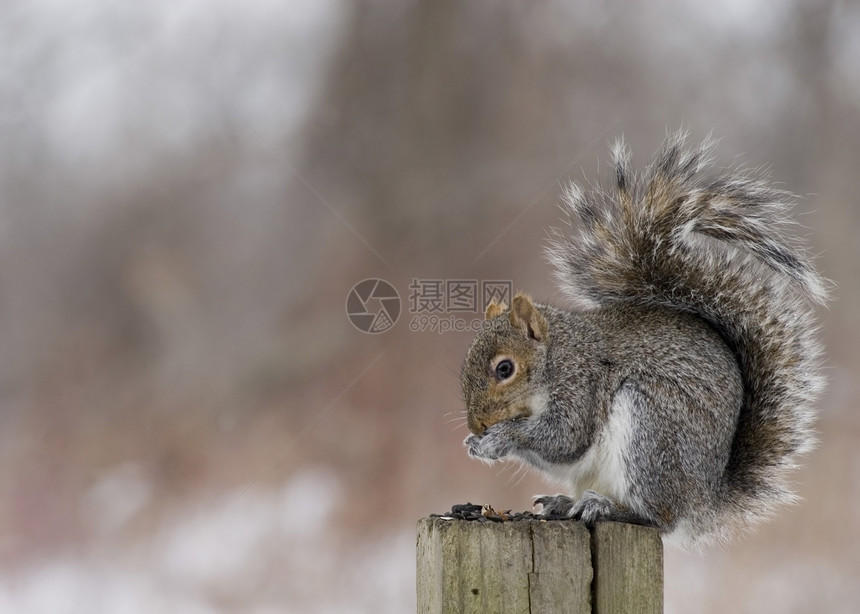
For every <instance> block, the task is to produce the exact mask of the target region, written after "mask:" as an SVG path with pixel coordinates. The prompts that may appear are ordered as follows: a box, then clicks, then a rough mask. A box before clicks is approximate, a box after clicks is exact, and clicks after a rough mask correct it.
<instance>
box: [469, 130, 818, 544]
mask: <svg viewBox="0 0 860 614" xmlns="http://www.w3.org/2000/svg"><path fill="white" fill-rule="evenodd" d="M686 143H687V134H686V133H685V132H683V131H682V132H678V133H675V134H673V135H670V136H669V137H668V138H667V139H666V141H665V142H664V144H663V146H662V148H661V149H660V150H659V152H658V154H657V155H656V157H655V159H654V161H653V162H652V163H651V165H650V166H649V167H648V168H647V169H646V170H645V172H644V173H642V172H635V171H634V169H633V167H632V165H631V154H630V150H629V149H628V148H627V146H626V145H625V144H624V142H623V140H620V141H618V142H617V143H616V144H615V145H614V146H613V147H612V159H613V167H614V181H613V182H612V185H611V186H609V187H606V188H602V189H601V188H593V189H592V190H590V191H589V192H586V191H585V190H583V189H581V188H580V187H579V186H577V185H575V184H572V185H571V186H570V187H568V189H567V190H566V191H565V194H564V198H563V204H562V207H563V209H565V210H566V211H567V213H568V216H569V220H568V221H569V223H570V225H571V229H570V231H568V233H563V232H561V231H559V230H557V229H553V230H551V232H550V237H551V238H550V244H549V246H548V248H547V255H548V258H549V260H550V262H551V263H552V264H554V266H555V269H556V277H557V281H558V284H559V287H560V289H561V291H562V292H563V294H565V295H566V296H567V297H569V298H570V299H573V300H574V301H575V302H576V303H578V305H579V306H580V309H579V310H575V311H571V310H564V309H559V308H557V307H554V306H551V305H548V304H540V303H535V302H533V301H532V299H531V298H530V297H529V296H527V295H525V294H522V293H520V294H517V295H516V296H514V297H513V300H512V301H511V305H510V307H508V306H507V305H505V304H503V303H502V304H499V303H496V302H495V301H493V302H491V303H490V305H489V306H488V307H487V310H486V314H485V322H484V326H483V328H482V329H481V330H480V331H479V332H478V333H477V335H476V337H475V339H474V342H473V343H472V345H471V347H470V348H469V350H468V353H467V355H466V359H465V362H464V364H463V369H462V375H461V382H462V389H463V394H464V397H465V403H466V416H467V424H468V427H469V430H470V431H471V433H472V434H471V435H469V436H468V437H467V438H466V440H465V442H464V443H465V445H466V447H467V448H468V452H469V455H470V456H472V457H475V458H478V459H482V460H485V461H489V462H491V461H493V460H496V459H514V460H518V461H520V462H521V463H523V464H525V465H528V466H531V467H533V468H536V469H538V470H539V471H541V472H543V473H544V474H545V475H546V476H548V477H549V478H551V479H553V480H554V481H558V482H561V483H562V484H563V485H564V486H565V487H566V488H567V489H569V490H568V493H569V494H567V495H564V494H559V495H555V496H541V497H538V498H536V500H535V505H538V504H540V505H541V506H542V509H541V511H540V513H541V514H544V515H547V516H555V517H557V516H564V517H570V518H573V519H578V520H582V521H584V522H585V523H586V524H588V525H590V526H593V524H594V523H595V522H597V521H601V520H609V521H618V522H630V523H636V524H643V525H648V526H652V527H656V528H657V529H659V531H660V532H661V534H662V535H663V537H664V539H666V541H667V542H668V543H676V544H679V545H681V546H686V547H700V546H703V545H706V544H710V543H724V542H726V541H728V540H730V539H731V538H733V537H734V536H735V535H737V534H738V533H740V532H743V531H746V530H748V529H750V528H751V527H752V526H753V525H754V524H756V523H757V522H759V521H761V520H764V519H766V518H769V517H770V516H772V514H773V512H774V511H775V508H777V507H779V505H780V504H784V503H789V502H794V501H796V500H797V497H796V496H795V495H794V494H793V493H792V491H791V488H790V484H789V482H788V476H787V473H788V471H789V470H790V469H792V468H793V467H795V466H796V465H797V462H798V457H799V456H800V455H802V454H804V453H805V452H808V451H809V450H810V449H811V448H812V447H813V445H814V443H815V435H814V430H813V425H812V423H813V419H814V411H813V403H814V401H815V400H816V398H817V397H818V395H819V394H820V392H821V391H822V389H823V386H824V379H823V377H822V375H821V373H820V368H821V360H822V350H821V347H820V345H819V343H818V341H817V339H816V333H817V330H818V325H817V323H816V320H815V317H814V307H815V304H824V303H826V300H827V294H828V284H829V282H827V281H826V280H825V279H823V278H822V277H821V276H820V275H819V274H818V273H817V272H816V270H815V269H814V267H813V265H812V262H811V259H810V257H809V256H808V255H807V253H806V251H805V250H804V248H803V247H802V246H801V245H799V244H798V241H797V239H796V238H793V237H792V236H790V234H789V233H787V232H786V227H787V226H788V225H789V224H790V223H791V220H790V218H789V210H790V209H791V207H792V204H793V197H792V196H791V195H790V194H788V193H786V192H783V191H781V190H778V189H776V188H774V187H773V186H772V185H770V184H769V183H768V181H767V180H766V179H765V178H764V177H762V176H761V175H760V173H758V172H753V171H748V170H744V169H737V168H736V169H729V170H725V171H723V173H722V174H720V175H718V176H716V177H711V178H709V177H708V176H707V175H706V173H705V172H703V171H705V170H706V169H708V168H709V167H711V166H712V165H713V163H712V157H711V153H712V150H713V147H714V141H713V139H711V138H710V137H708V138H707V139H706V140H705V141H704V142H703V143H702V144H701V145H699V146H698V147H688V146H687V144H686ZM577 226H578V232H574V231H573V229H574V227H577Z"/></svg>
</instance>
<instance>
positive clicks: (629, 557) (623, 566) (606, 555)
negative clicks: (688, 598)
mask: <svg viewBox="0 0 860 614" xmlns="http://www.w3.org/2000/svg"><path fill="white" fill-rule="evenodd" d="M591 554H592V560H593V564H594V591H593V592H594V612H595V614H659V613H660V612H662V611H663V541H662V540H661V539H660V533H658V532H657V530H656V529H650V528H648V527H643V526H641V525H636V524H622V523H620V522H598V523H597V525H596V526H595V527H594V529H593V530H592V531H591Z"/></svg>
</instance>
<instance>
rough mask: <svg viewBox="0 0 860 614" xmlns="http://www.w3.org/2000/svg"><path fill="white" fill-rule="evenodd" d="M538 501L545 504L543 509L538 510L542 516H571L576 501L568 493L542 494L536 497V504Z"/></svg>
mask: <svg viewBox="0 0 860 614" xmlns="http://www.w3.org/2000/svg"><path fill="white" fill-rule="evenodd" d="M538 503H540V504H541V505H542V506H543V509H541V511H540V512H538V513H539V514H540V515H541V516H556V517H559V516H560V517H565V518H566V517H568V516H570V510H571V509H573V505H574V503H576V502H575V501H574V500H573V499H571V498H570V497H568V496H566V495H541V496H540V497H535V505H537V504H538Z"/></svg>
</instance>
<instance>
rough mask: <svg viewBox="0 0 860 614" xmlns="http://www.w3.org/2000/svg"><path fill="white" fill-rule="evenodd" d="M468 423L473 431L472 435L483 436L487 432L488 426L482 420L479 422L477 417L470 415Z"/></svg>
mask: <svg viewBox="0 0 860 614" xmlns="http://www.w3.org/2000/svg"><path fill="white" fill-rule="evenodd" d="M467 423H468V425H469V430H470V431H472V434H474V435H483V434H484V431H486V430H487V425H486V424H484V422H482V421H481V420H478V419H477V418H476V417H475V416H471V415H470V416H469V417H468V420H467Z"/></svg>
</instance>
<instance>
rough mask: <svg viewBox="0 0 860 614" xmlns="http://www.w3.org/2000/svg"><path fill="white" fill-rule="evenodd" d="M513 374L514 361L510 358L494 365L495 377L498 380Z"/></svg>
mask: <svg viewBox="0 0 860 614" xmlns="http://www.w3.org/2000/svg"><path fill="white" fill-rule="evenodd" d="M513 374H514V363H513V362H511V361H510V360H507V359H505V360H503V361H501V362H500V363H499V364H497V365H496V377H497V378H498V379H500V380H504V379H508V378H509V377H510V376H511V375H513Z"/></svg>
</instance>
